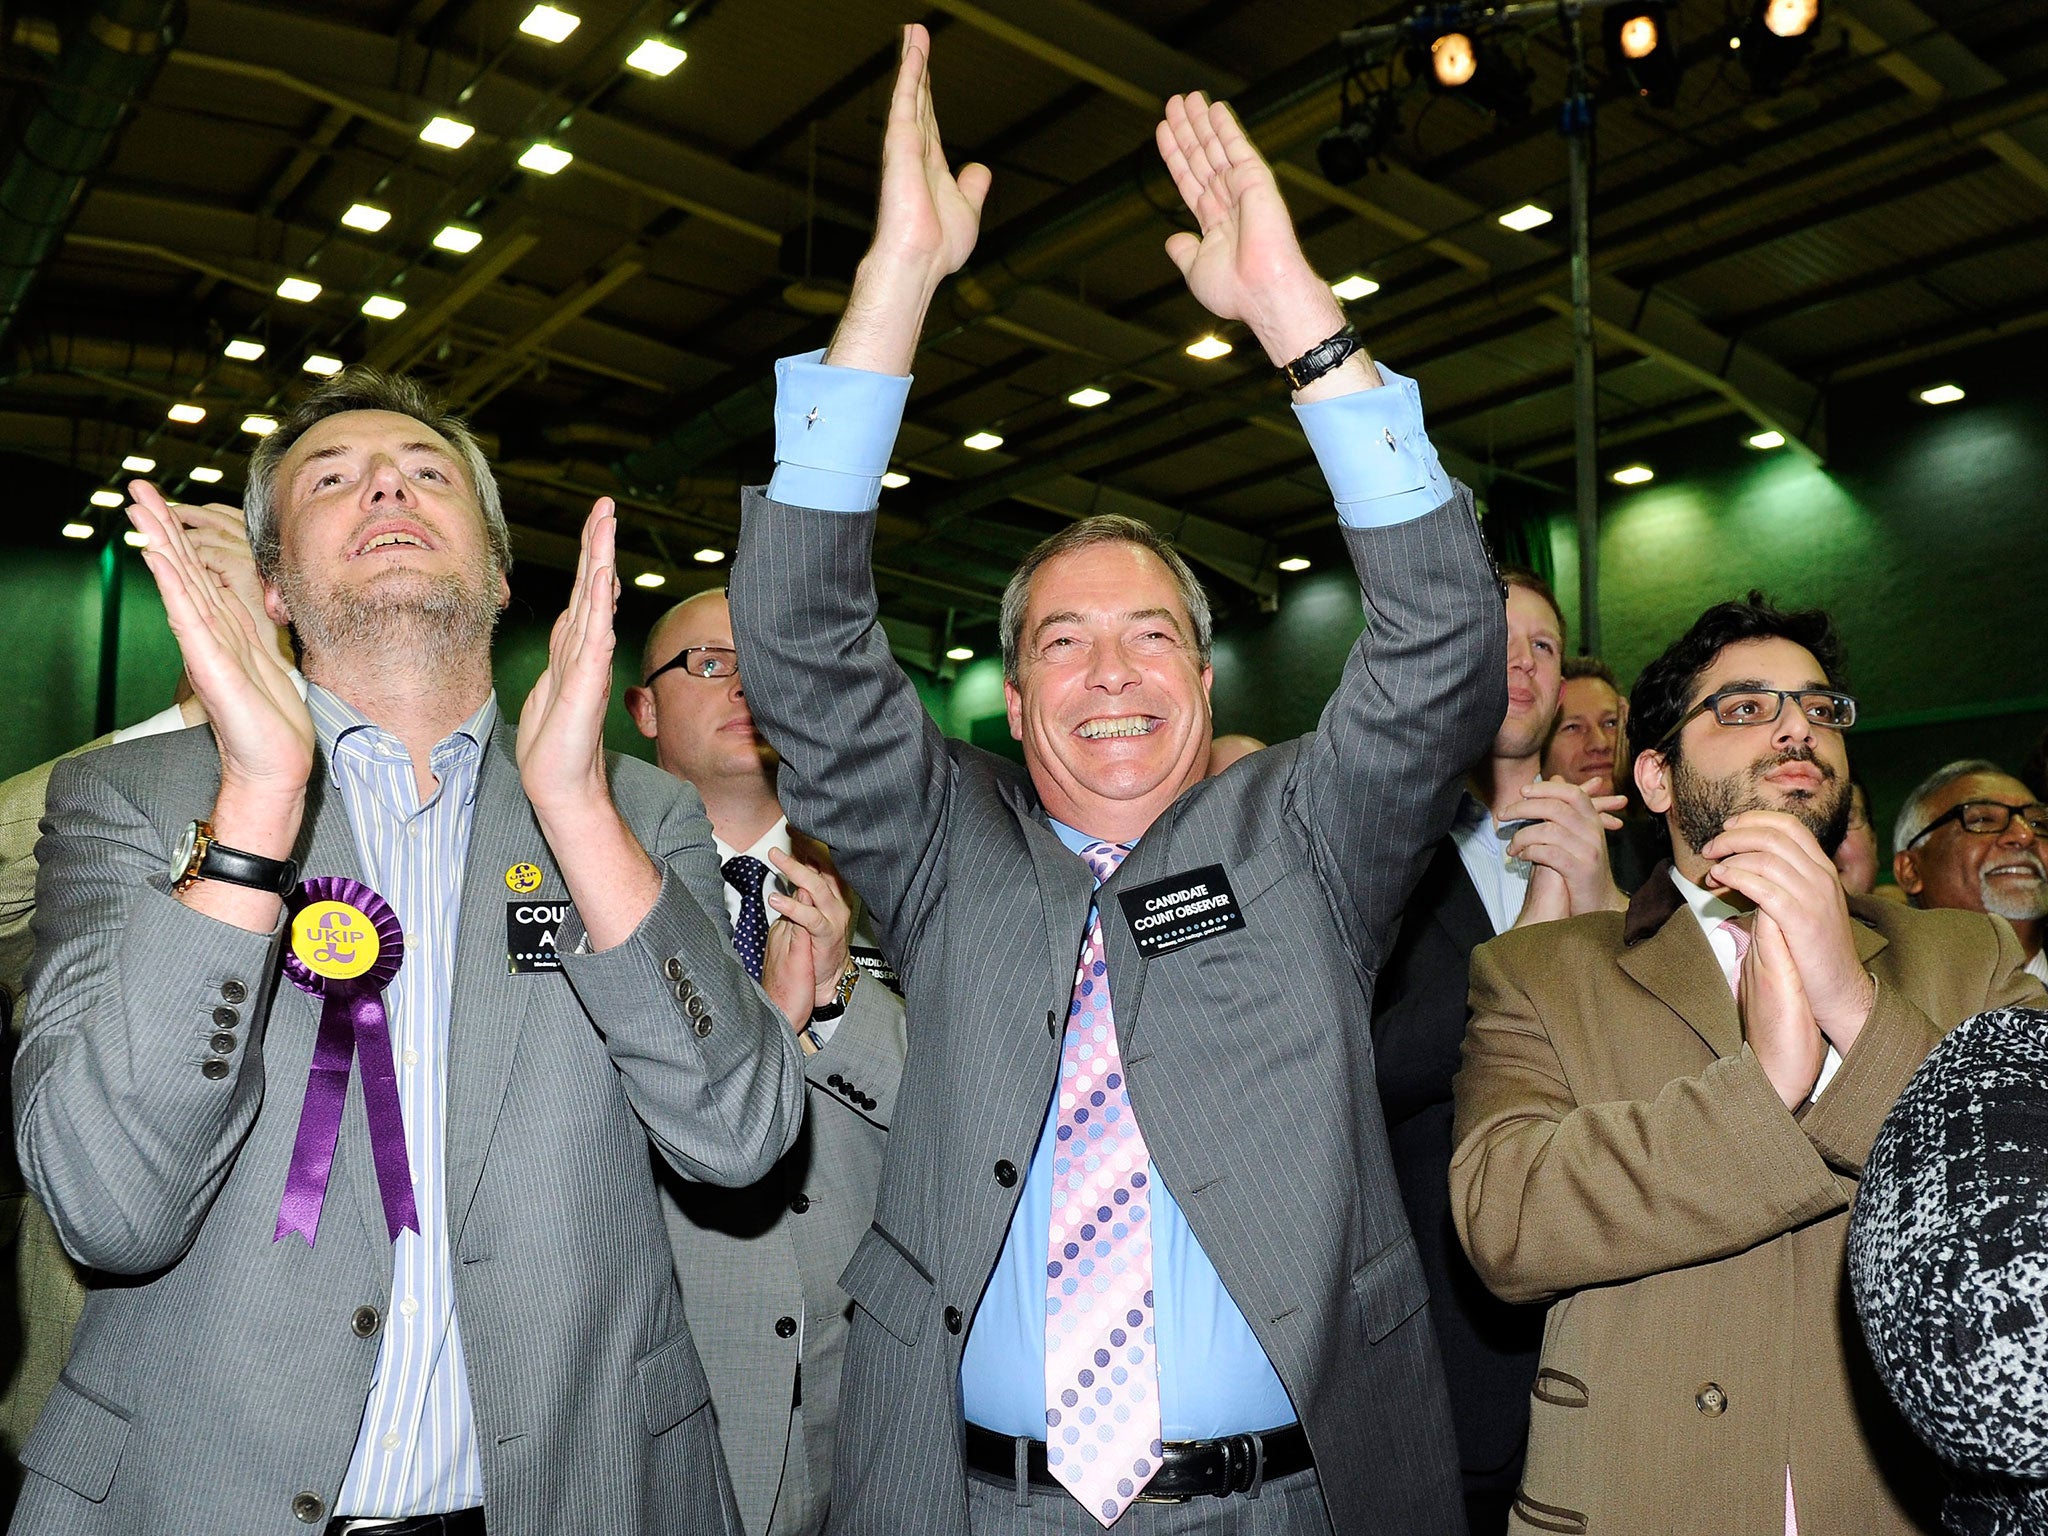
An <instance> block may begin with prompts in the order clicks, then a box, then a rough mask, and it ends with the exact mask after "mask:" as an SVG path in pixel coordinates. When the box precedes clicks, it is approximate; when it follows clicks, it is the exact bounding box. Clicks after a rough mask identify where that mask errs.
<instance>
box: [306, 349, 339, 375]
mask: <svg viewBox="0 0 2048 1536" xmlns="http://www.w3.org/2000/svg"><path fill="white" fill-rule="evenodd" d="M299 366H300V367H301V368H303V369H305V370H306V372H308V373H317V374H318V375H319V376H320V377H321V378H323V379H331V378H333V377H334V376H335V375H336V374H337V373H339V372H341V370H342V367H343V364H342V361H341V359H340V358H338V357H329V356H328V355H327V354H326V353H325V352H315V353H314V354H313V355H312V356H311V357H309V358H307V359H306V360H305V361H304V362H303V363H301V364H299Z"/></svg>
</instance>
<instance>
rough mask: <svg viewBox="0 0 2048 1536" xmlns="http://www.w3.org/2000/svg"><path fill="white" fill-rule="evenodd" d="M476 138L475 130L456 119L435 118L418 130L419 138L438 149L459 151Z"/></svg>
mask: <svg viewBox="0 0 2048 1536" xmlns="http://www.w3.org/2000/svg"><path fill="white" fill-rule="evenodd" d="M475 136H476V130H475V129H474V128H472V127H471V126H470V125H469V124H468V123H465V122H463V121H462V120H461V119H460V118H456V117H437V118H435V119H434V120H433V121H432V122H430V123H428V124H427V126H426V127H424V128H422V129H421V130H420V138H421V140H422V141H424V142H425V143H428V144H432V145H434V146H435V147H436V148H439V149H460V148H462V146H463V145H465V144H467V143H468V142H469V141H470V140H471V139H472V138H474V137H475Z"/></svg>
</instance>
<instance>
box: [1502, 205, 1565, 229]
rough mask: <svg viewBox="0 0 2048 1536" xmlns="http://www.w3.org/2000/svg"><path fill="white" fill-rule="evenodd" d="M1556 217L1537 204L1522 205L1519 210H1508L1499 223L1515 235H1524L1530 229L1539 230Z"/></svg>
mask: <svg viewBox="0 0 2048 1536" xmlns="http://www.w3.org/2000/svg"><path fill="white" fill-rule="evenodd" d="M1556 217H1557V215H1556V214H1554V213H1552V212H1551V211H1550V210H1549V209H1548V208H1545V207H1543V206H1542V205H1541V204H1539V203H1524V204H1522V206H1521V207H1519V208H1510V209H1509V210H1508V211H1507V212H1506V213H1504V214H1502V215H1501V216H1500V222H1501V223H1502V224H1503V225H1504V226H1506V227H1507V228H1509V229H1512V230H1513V231H1515V233H1516V234H1520V235H1526V234H1527V233H1528V232H1529V231H1530V230H1532V229H1541V228H1542V227H1543V226H1544V225H1546V224H1548V223H1549V222H1550V221H1551V220H1552V219H1554V218H1556Z"/></svg>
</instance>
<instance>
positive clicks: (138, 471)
mask: <svg viewBox="0 0 2048 1536" xmlns="http://www.w3.org/2000/svg"><path fill="white" fill-rule="evenodd" d="M121 467H122V468H123V469H125V470H127V471H128V472H129V473H130V474H131V475H146V474H148V473H149V472H150V471H151V470H152V469H155V468H156V460H155V459H152V458H150V457H149V456H148V455H147V454H141V453H131V454H129V455H128V457H127V458H125V459H123V460H122V461H121Z"/></svg>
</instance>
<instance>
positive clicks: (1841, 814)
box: [1671, 747, 1850, 858]
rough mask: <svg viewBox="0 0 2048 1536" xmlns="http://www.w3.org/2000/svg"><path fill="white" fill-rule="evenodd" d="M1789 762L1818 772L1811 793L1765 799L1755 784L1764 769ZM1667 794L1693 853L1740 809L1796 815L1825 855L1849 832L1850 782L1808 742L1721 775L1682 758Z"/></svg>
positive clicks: (1760, 777)
mask: <svg viewBox="0 0 2048 1536" xmlns="http://www.w3.org/2000/svg"><path fill="white" fill-rule="evenodd" d="M1787 763H1810V764H1811V765H1812V766H1813V768H1814V770H1815V771H1816V772H1818V773H1819V774H1820V775H1821V784H1820V787H1819V788H1818V789H1816V790H1814V791H1812V792H1811V793H1807V792H1804V791H1802V792H1800V793H1798V794H1795V795H1793V796H1792V797H1791V798H1790V801H1789V803H1787V804H1782V805H1781V804H1777V803H1775V802H1774V801H1772V800H1769V799H1766V798H1765V795H1764V791H1763V790H1762V789H1761V788H1760V787H1759V785H1760V784H1761V782H1762V780H1763V776H1764V775H1765V774H1767V773H1770V772H1772V771H1773V770H1774V769H1778V768H1782V767H1783V766H1784V765H1785V764H1787ZM1671 796H1672V802H1673V803H1672V809H1673V810H1674V811H1675V812H1676V813H1677V817H1678V831H1679V835H1680V836H1681V837H1683V838H1684V839H1685V841H1686V845H1687V846H1688V847H1690V848H1691V849H1692V851H1693V852H1694V853H1698V852H1699V851H1700V850H1701V849H1702V848H1704V847H1706V845H1707V844H1708V843H1711V842H1712V841H1713V840H1714V839H1715V838H1717V837H1719V836H1720V835H1721V829H1722V828H1723V827H1725V826H1727V824H1728V820H1729V818H1730V817H1732V816H1739V815H1741V814H1742V813H1743V812H1744V811H1783V812H1785V813H1786V814H1788V815H1790V816H1794V817H1796V818H1798V820H1799V823H1800V825H1802V826H1803V827H1805V828H1806V830H1807V831H1809V832H1811V833H1812V834H1813V837H1814V841H1815V842H1817V843H1819V844H1820V851H1821V852H1822V853H1825V854H1826V855H1827V856H1828V857H1829V858H1833V857H1834V854H1835V850H1836V849H1837V848H1839V847H1841V846H1842V839H1843V838H1844V837H1846V836H1847V835H1848V832H1849V809H1850V806H1849V801H1850V790H1849V784H1848V781H1847V780H1845V779H1841V778H1838V777H1837V776H1836V774H1835V770H1834V769H1832V768H1830V767H1829V766H1828V765H1827V764H1826V763H1824V762H1822V761H1821V760H1820V759H1819V758H1818V757H1816V756H1815V755H1814V752H1813V749H1812V748H1811V747H1794V748H1792V749H1791V750H1790V751H1786V752H1780V753H1778V754H1777V755H1775V756H1773V757H1767V758H1765V759H1764V760H1763V761H1762V762H1756V763H1751V764H1750V765H1749V767H1747V768H1746V769H1743V770H1742V771H1740V772H1738V773H1731V774H1729V775H1728V776H1727V777H1725V778H1720V779H1710V778H1707V777H1705V776H1704V775H1702V774H1697V773H1695V772H1693V769H1692V765H1691V764H1690V763H1688V762H1687V761H1686V760H1685V759H1684V758H1682V757H1681V758H1680V759H1679V760H1678V763H1677V765H1676V770H1675V772H1674V773H1673V775H1672V784H1671Z"/></svg>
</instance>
